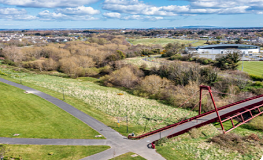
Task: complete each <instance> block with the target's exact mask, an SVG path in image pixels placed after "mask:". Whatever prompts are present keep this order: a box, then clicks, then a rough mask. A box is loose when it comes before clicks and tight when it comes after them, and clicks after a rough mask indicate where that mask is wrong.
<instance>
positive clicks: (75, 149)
mask: <svg viewBox="0 0 263 160" xmlns="http://www.w3.org/2000/svg"><path fill="white" fill-rule="evenodd" d="M3 148H5V149H4V150H5V152H6V153H5V154H4V157H5V158H4V159H5V160H8V157H9V159H10V158H11V157H12V158H15V159H16V160H19V158H22V159H23V160H38V159H39V160H47V159H48V160H60V159H63V160H72V159H81V158H84V157H87V156H90V155H93V154H96V153H99V152H102V151H104V150H107V149H109V148H110V147H109V146H52V145H1V146H0V151H1V153H2V151H3ZM50 153H51V154H52V153H53V155H50Z"/></svg>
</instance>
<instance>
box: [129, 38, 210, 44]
mask: <svg viewBox="0 0 263 160" xmlns="http://www.w3.org/2000/svg"><path fill="white" fill-rule="evenodd" d="M128 41H129V42H130V43H131V44H133V45H137V44H142V45H153V44H159V45H161V46H165V45H166V44H168V43H184V44H189V43H191V44H192V46H201V45H204V43H205V42H206V41H205V40H182V39H171V38H141V39H128Z"/></svg>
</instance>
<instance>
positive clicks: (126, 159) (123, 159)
mask: <svg viewBox="0 0 263 160" xmlns="http://www.w3.org/2000/svg"><path fill="white" fill-rule="evenodd" d="M132 155H135V153H132V152H129V153H125V154H123V155H120V156H118V157H114V158H112V159H111V160H145V158H142V157H141V156H139V155H137V156H136V157H132Z"/></svg>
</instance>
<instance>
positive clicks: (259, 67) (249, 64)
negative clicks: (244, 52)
mask: <svg viewBox="0 0 263 160" xmlns="http://www.w3.org/2000/svg"><path fill="white" fill-rule="evenodd" d="M242 63H243V62H240V65H239V67H238V69H239V70H242ZM243 71H244V72H247V73H248V74H253V75H257V76H262V74H263V61H244V69H243Z"/></svg>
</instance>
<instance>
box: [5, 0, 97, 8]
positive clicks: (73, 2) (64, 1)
mask: <svg viewBox="0 0 263 160" xmlns="http://www.w3.org/2000/svg"><path fill="white" fill-rule="evenodd" d="M97 1H99V0H0V3H2V4H7V5H15V6H24V7H37V8H55V7H77V6H82V5H87V4H90V3H94V2H97Z"/></svg>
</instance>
